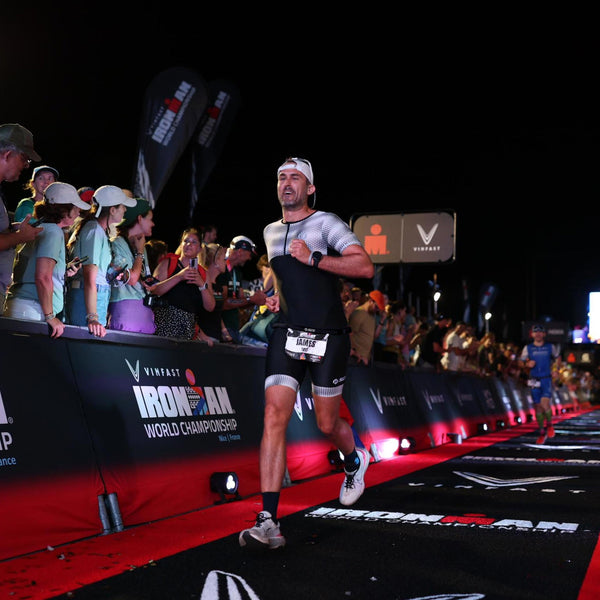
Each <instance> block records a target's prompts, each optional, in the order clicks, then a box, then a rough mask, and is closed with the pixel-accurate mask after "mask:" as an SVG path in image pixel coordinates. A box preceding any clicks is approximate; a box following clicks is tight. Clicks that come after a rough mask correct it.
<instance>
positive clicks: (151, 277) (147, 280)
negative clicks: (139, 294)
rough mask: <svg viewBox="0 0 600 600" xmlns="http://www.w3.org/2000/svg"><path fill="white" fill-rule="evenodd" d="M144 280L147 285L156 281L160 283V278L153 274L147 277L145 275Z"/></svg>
mask: <svg viewBox="0 0 600 600" xmlns="http://www.w3.org/2000/svg"><path fill="white" fill-rule="evenodd" d="M142 281H143V282H144V283H145V284H146V285H154V284H155V283H158V282H159V281H160V279H156V277H154V276H153V275H146V277H144V279H143V280H142Z"/></svg>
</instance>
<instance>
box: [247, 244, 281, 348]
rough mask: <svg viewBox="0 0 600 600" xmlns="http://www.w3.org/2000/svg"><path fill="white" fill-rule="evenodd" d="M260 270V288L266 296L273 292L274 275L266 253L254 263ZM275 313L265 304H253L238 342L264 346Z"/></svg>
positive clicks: (267, 339)
mask: <svg viewBox="0 0 600 600" xmlns="http://www.w3.org/2000/svg"><path fill="white" fill-rule="evenodd" d="M256 266H257V267H258V269H260V271H261V281H262V285H261V288H262V290H263V292H264V293H265V296H266V297H267V298H268V297H269V296H272V295H273V294H274V293H275V287H274V283H275V282H274V279H275V276H274V274H273V271H272V269H271V263H269V259H268V257H267V255H266V254H263V255H262V256H261V257H260V258H259V259H258V262H257V263H256ZM277 317H278V315H277V313H273V312H271V311H270V310H269V309H268V307H267V305H266V304H261V305H260V306H255V307H254V310H253V311H252V314H251V315H250V318H249V319H248V321H247V322H246V323H244V325H242V327H241V328H240V343H241V344H246V345H249V346H262V347H266V346H267V345H268V343H269V338H270V337H271V333H272V332H273V324H274V323H275V322H276V321H277Z"/></svg>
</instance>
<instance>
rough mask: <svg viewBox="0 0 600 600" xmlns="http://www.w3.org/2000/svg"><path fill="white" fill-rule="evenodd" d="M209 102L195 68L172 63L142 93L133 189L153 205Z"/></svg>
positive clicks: (204, 86)
mask: <svg viewBox="0 0 600 600" xmlns="http://www.w3.org/2000/svg"><path fill="white" fill-rule="evenodd" d="M207 102H208V92H207V89H206V83H205V81H204V79H203V78H202V77H200V75H199V74H198V73H196V72H195V71H192V70H190V69H186V68H183V67H173V68H171V69H167V70H166V71H162V72H161V73H159V74H158V75H157V76H156V77H155V78H154V79H153V80H152V81H151V82H150V85H149V86H148V88H147V90H146V93H145V95H144V101H143V106H142V118H141V122H140V129H139V134H138V144H137V152H136V165H135V174H134V184H133V192H134V195H135V196H138V197H142V198H145V199H146V200H148V202H149V203H150V206H152V208H154V207H156V204H157V202H158V198H159V196H160V193H161V192H162V190H163V188H164V187H165V184H166V183H167V181H168V179H169V177H170V176H171V174H172V172H173V170H174V168H175V166H176V164H177V161H178V160H179V159H180V158H181V155H182V154H183V151H184V150H185V148H186V146H187V145H188V143H189V141H190V139H191V137H192V135H193V133H194V130H195V129H196V126H197V125H198V122H199V121H200V118H201V117H202V114H203V113H204V111H205V109H206V105H207Z"/></svg>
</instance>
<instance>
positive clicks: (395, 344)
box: [382, 300, 412, 367]
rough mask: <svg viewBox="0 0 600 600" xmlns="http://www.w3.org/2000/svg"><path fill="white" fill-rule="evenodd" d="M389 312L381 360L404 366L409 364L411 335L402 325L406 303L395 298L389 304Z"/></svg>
mask: <svg viewBox="0 0 600 600" xmlns="http://www.w3.org/2000/svg"><path fill="white" fill-rule="evenodd" d="M389 313H390V315H391V317H392V318H391V320H390V321H389V322H388V324H387V327H386V332H385V346H384V347H383V353H382V359H383V362H387V363H392V364H395V365H402V366H403V367H406V366H408V364H409V358H410V357H409V343H410V339H411V337H412V334H411V333H410V332H408V331H407V329H406V327H405V325H404V318H405V317H406V305H405V304H404V302H403V301H402V300H396V301H395V302H392V304H390V308H389Z"/></svg>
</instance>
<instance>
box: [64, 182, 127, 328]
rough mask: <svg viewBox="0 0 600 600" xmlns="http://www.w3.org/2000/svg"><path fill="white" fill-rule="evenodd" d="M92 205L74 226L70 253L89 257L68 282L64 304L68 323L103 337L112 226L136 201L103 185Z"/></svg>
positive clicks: (111, 186)
mask: <svg viewBox="0 0 600 600" xmlns="http://www.w3.org/2000/svg"><path fill="white" fill-rule="evenodd" d="M91 201H92V202H93V207H92V209H91V210H90V211H88V212H87V213H86V214H85V215H84V216H83V218H82V219H81V220H80V221H78V222H77V223H76V224H75V226H74V227H73V231H72V234H71V238H70V239H69V242H68V243H67V248H68V250H69V253H70V256H88V257H89V259H88V260H87V261H86V263H85V264H84V265H83V267H82V268H81V270H80V271H79V272H78V273H77V275H75V277H73V279H72V280H71V281H70V282H69V286H68V288H67V297H66V303H65V313H66V317H67V323H68V324H70V325H78V326H79V327H87V330H88V331H89V333H90V334H91V335H94V336H96V337H104V336H105V335H106V326H107V320H108V303H109V301H110V292H111V283H110V282H109V280H108V278H107V275H108V269H109V267H110V266H111V263H112V259H113V256H112V251H111V245H110V235H111V228H112V226H114V225H116V224H117V223H120V222H121V221H122V220H123V215H124V214H125V211H126V210H127V208H132V207H134V206H135V205H136V200H134V199H133V198H130V197H129V196H126V195H125V193H124V192H123V190H122V189H121V188H120V187H117V186H115V185H103V186H100V187H99V188H98V189H97V190H96V191H95V192H94V194H93V195H92V198H91Z"/></svg>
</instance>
